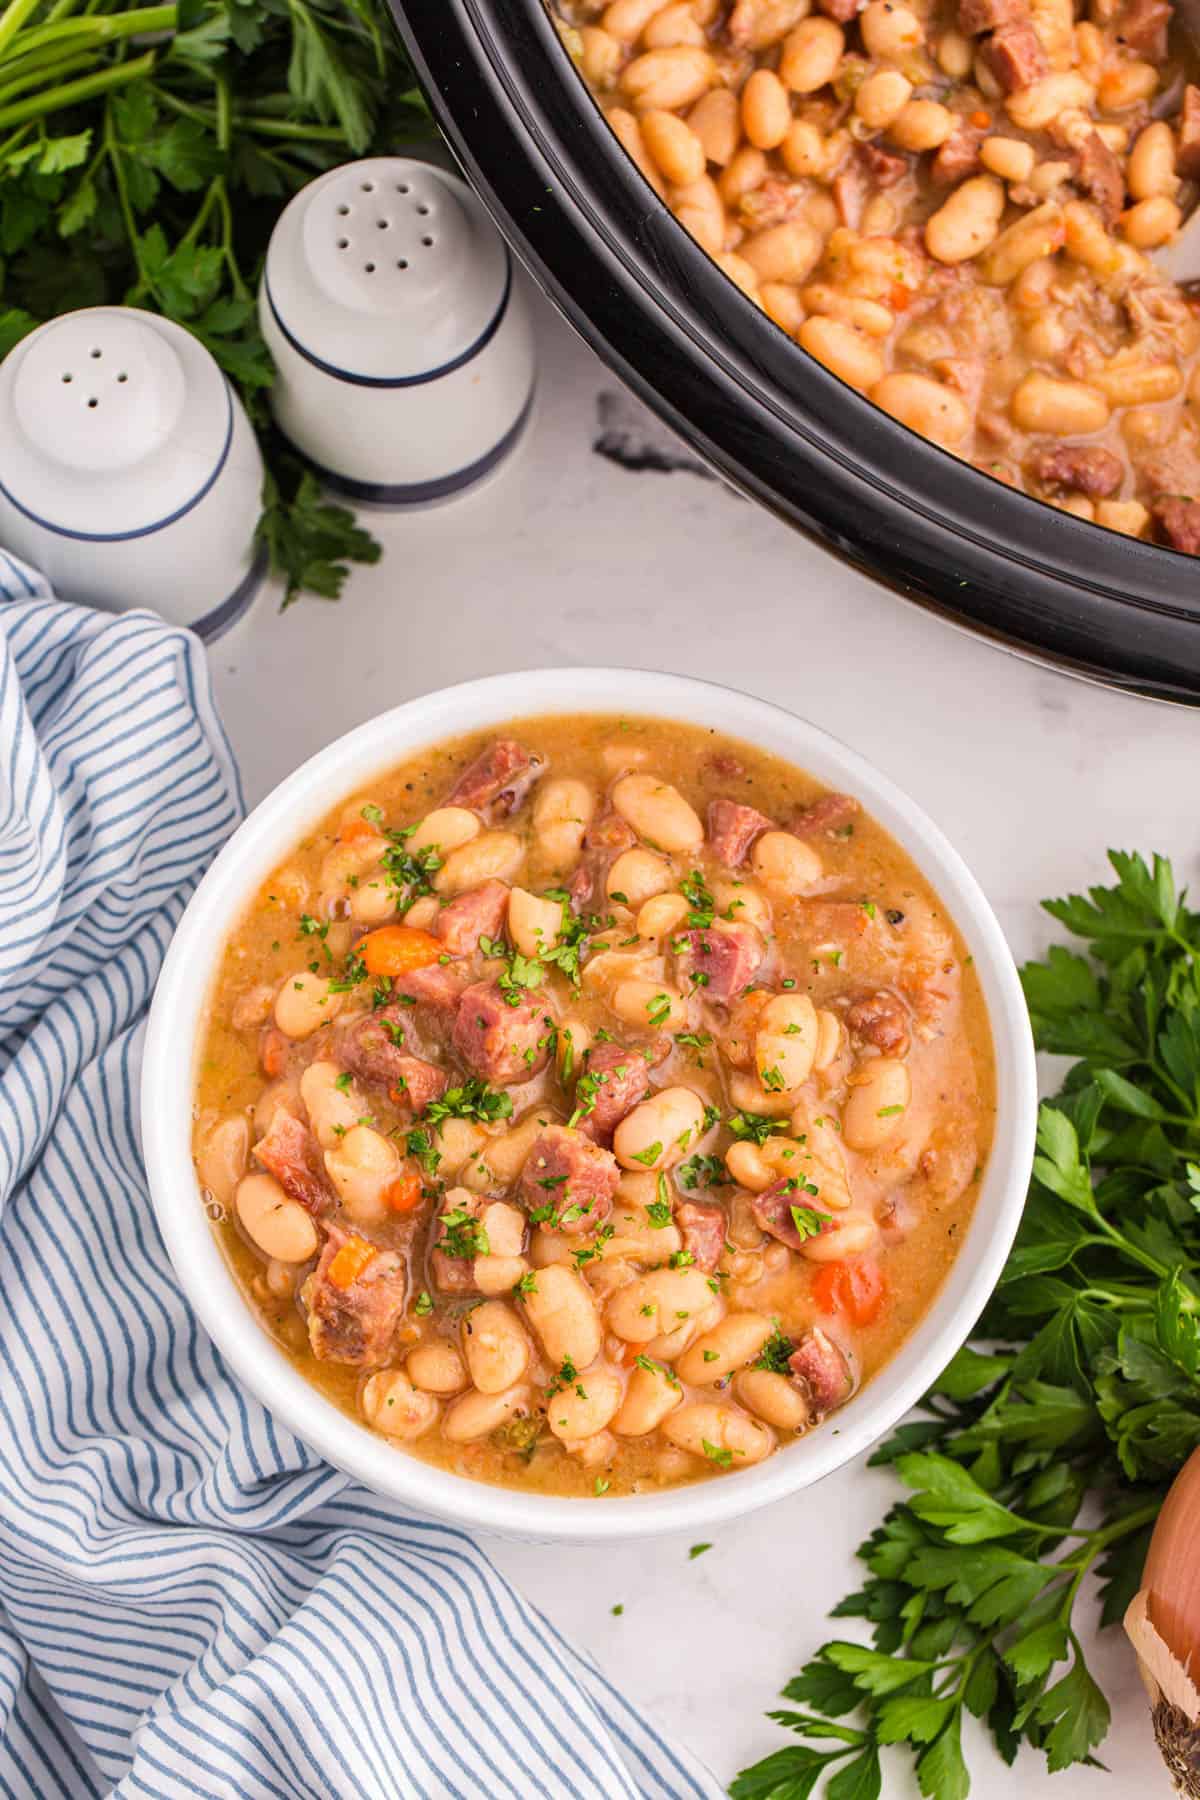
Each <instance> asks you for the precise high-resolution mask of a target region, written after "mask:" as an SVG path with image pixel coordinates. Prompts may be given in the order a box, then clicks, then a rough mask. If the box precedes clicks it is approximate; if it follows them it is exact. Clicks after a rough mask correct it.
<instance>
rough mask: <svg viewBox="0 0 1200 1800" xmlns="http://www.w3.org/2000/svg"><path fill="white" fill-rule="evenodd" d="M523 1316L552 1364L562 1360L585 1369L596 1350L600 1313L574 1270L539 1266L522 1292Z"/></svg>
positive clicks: (561, 1266)
mask: <svg viewBox="0 0 1200 1800" xmlns="http://www.w3.org/2000/svg"><path fill="white" fill-rule="evenodd" d="M523 1300H524V1306H525V1316H526V1318H527V1319H528V1320H529V1323H530V1325H531V1326H532V1327H533V1329H534V1331H535V1332H536V1333H537V1335H538V1337H539V1338H540V1339H541V1343H542V1348H543V1349H544V1350H545V1352H546V1355H547V1356H548V1357H549V1359H550V1361H551V1362H552V1363H553V1364H554V1366H555V1367H556V1368H559V1367H561V1365H562V1364H563V1363H564V1362H567V1361H570V1362H572V1363H574V1365H575V1367H576V1368H577V1369H586V1368H587V1367H588V1366H589V1364H591V1363H593V1362H595V1360H596V1358H597V1356H599V1354H600V1337H601V1332H600V1315H599V1313H598V1312H597V1311H596V1303H595V1301H594V1300H593V1299H592V1296H591V1294H590V1292H589V1291H588V1287H587V1283H586V1282H585V1281H584V1280H583V1277H582V1276H581V1275H579V1274H578V1273H577V1272H576V1270H574V1269H569V1268H566V1267H564V1266H563V1265H562V1264H559V1263H556V1264H554V1265H553V1266H552V1267H550V1268H545V1269H539V1270H538V1272H537V1274H536V1275H535V1277H534V1285H533V1287H532V1288H531V1289H530V1290H529V1292H528V1293H527V1294H525V1295H524V1296H523Z"/></svg>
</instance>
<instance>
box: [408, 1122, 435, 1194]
mask: <svg viewBox="0 0 1200 1800" xmlns="http://www.w3.org/2000/svg"><path fill="white" fill-rule="evenodd" d="M405 1148H406V1150H407V1151H408V1154H409V1155H410V1156H411V1157H414V1158H415V1159H416V1161H417V1162H419V1163H420V1165H421V1167H422V1168H423V1169H424V1171H425V1173H426V1175H428V1177H429V1179H430V1180H431V1181H432V1180H433V1179H434V1177H435V1176H436V1175H437V1172H438V1164H439V1163H440V1162H441V1160H442V1153H441V1151H440V1150H439V1149H438V1148H437V1146H436V1144H435V1143H434V1141H433V1136H432V1133H430V1132H428V1131H422V1130H421V1128H420V1127H419V1126H418V1127H416V1128H415V1129H414V1130H412V1131H410V1132H408V1133H407V1135H406V1137H405Z"/></svg>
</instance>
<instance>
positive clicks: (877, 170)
mask: <svg viewBox="0 0 1200 1800" xmlns="http://www.w3.org/2000/svg"><path fill="white" fill-rule="evenodd" d="M858 159H859V161H860V162H861V163H862V166H863V168H864V169H865V170H866V172H867V174H868V175H869V176H870V177H871V180H872V182H873V183H874V185H875V186H876V187H877V188H888V187H894V186H895V185H896V183H897V182H898V181H899V180H900V178H901V176H902V175H907V174H908V168H909V163H908V158H907V156H901V155H900V153H899V152H898V151H896V150H885V149H884V147H883V145H882V144H860V145H859V146H858ZM828 797H829V798H830V799H833V798H835V796H834V795H832V794H831V795H829V796H828ZM819 804H820V802H818V805H819Z"/></svg>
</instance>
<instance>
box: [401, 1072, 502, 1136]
mask: <svg viewBox="0 0 1200 1800" xmlns="http://www.w3.org/2000/svg"><path fill="white" fill-rule="evenodd" d="M512 1109H513V1103H512V1095H511V1094H510V1093H507V1092H506V1091H505V1090H504V1089H503V1088H492V1087H489V1086H488V1084H487V1082H486V1081H480V1080H478V1079H477V1078H476V1077H474V1076H472V1077H471V1079H470V1080H468V1081H464V1083H463V1084H462V1086H461V1087H453V1088H447V1090H446V1092H445V1093H444V1094H443V1095H442V1097H441V1099H440V1100H431V1101H430V1102H429V1105H428V1106H427V1107H426V1108H425V1112H424V1114H423V1123H425V1124H427V1125H437V1124H439V1123H440V1122H441V1120H442V1119H478V1120H479V1121H480V1123H481V1124H483V1125H491V1124H494V1123H495V1121H496V1120H497V1119H507V1118H508V1117H509V1116H510V1115H511V1113H512Z"/></svg>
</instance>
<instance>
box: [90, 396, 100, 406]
mask: <svg viewBox="0 0 1200 1800" xmlns="http://www.w3.org/2000/svg"><path fill="white" fill-rule="evenodd" d="M99 404H100V402H99V401H98V400H97V398H96V396H95V395H94V394H93V395H92V398H91V399H90V400H89V401H88V405H89V406H99Z"/></svg>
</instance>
